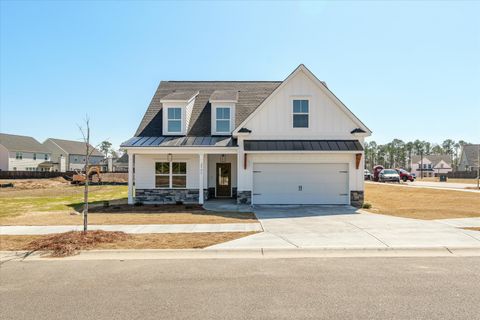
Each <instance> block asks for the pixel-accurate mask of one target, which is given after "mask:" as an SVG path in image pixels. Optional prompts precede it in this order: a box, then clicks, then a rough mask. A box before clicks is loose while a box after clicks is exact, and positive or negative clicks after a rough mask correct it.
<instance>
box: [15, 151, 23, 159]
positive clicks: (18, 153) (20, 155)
mask: <svg viewBox="0 0 480 320" xmlns="http://www.w3.org/2000/svg"><path fill="white" fill-rule="evenodd" d="M15 159H17V160H22V159H23V153H21V152H17V153H16V154H15Z"/></svg>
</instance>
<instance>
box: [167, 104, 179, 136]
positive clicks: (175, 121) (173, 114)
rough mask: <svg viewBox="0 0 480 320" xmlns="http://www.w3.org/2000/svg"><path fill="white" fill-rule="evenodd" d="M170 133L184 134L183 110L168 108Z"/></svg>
mask: <svg viewBox="0 0 480 320" xmlns="http://www.w3.org/2000/svg"><path fill="white" fill-rule="evenodd" d="M167 115H168V122H167V126H168V132H169V133H175V132H178V133H181V132H182V108H168V114H167Z"/></svg>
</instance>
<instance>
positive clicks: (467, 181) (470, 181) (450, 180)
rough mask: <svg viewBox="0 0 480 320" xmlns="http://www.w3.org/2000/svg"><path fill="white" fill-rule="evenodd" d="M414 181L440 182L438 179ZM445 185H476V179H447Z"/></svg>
mask: <svg viewBox="0 0 480 320" xmlns="http://www.w3.org/2000/svg"><path fill="white" fill-rule="evenodd" d="M416 181H425V182H440V178H438V177H424V178H423V179H422V178H420V177H418V178H417V180H416ZM446 183H470V184H477V179H462V178H448V179H447V181H446Z"/></svg>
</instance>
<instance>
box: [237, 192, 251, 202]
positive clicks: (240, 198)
mask: <svg viewBox="0 0 480 320" xmlns="http://www.w3.org/2000/svg"><path fill="white" fill-rule="evenodd" d="M237 203H238V204H252V191H237Z"/></svg>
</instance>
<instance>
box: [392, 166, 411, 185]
mask: <svg viewBox="0 0 480 320" xmlns="http://www.w3.org/2000/svg"><path fill="white" fill-rule="evenodd" d="M395 170H397V172H398V175H399V176H400V180H402V181H403V182H407V181H411V182H413V181H415V177H414V176H413V175H412V174H411V173H410V172H408V171H406V170H403V169H395Z"/></svg>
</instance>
